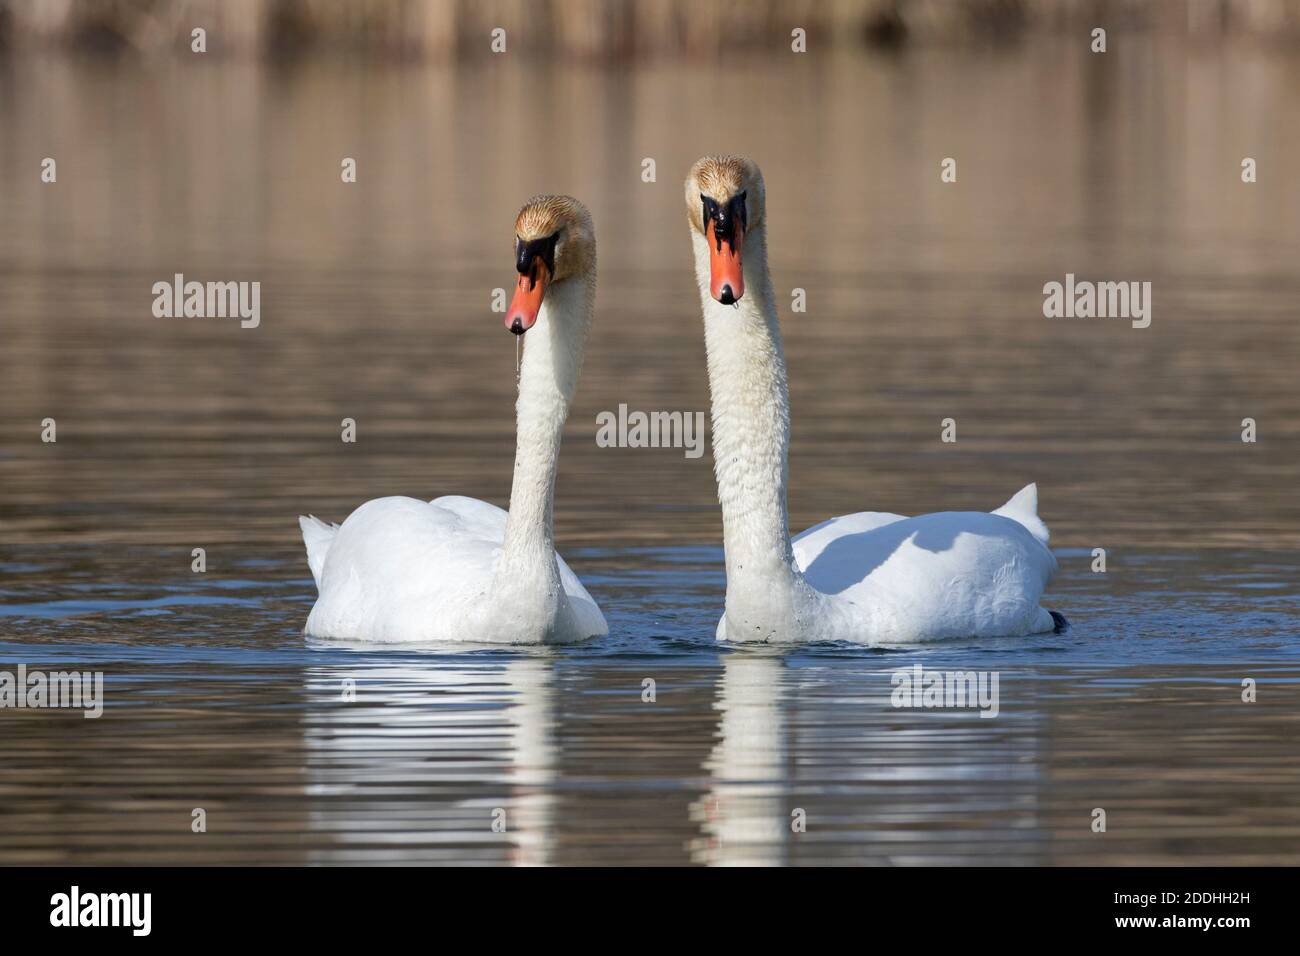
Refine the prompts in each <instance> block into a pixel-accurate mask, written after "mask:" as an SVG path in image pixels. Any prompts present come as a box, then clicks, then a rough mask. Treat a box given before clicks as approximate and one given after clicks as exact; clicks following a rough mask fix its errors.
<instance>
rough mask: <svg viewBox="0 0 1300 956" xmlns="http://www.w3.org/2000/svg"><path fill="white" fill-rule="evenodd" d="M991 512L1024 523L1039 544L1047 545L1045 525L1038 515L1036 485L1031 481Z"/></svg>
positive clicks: (1047, 535) (1047, 534)
mask: <svg viewBox="0 0 1300 956" xmlns="http://www.w3.org/2000/svg"><path fill="white" fill-rule="evenodd" d="M993 514H995V515H1001V516H1002V517H1004V518H1010V519H1011V520H1012V521H1017V522H1019V523H1020V524H1022V525H1024V527H1025V530H1026V531H1028V532H1029V533H1030V534H1032V535H1033V536H1034V537H1035V538H1037V539H1038V543H1039V544H1041V545H1042V546H1043V547H1047V539H1048V537H1049V533H1048V530H1047V525H1045V524H1043V519H1042V518H1040V517H1038V485H1036V484H1034V483H1032V482H1031V483H1030V484H1027V485H1025V487H1023V488H1021V489H1020V490H1019V491H1017V492H1016V493H1015V494H1014V495H1012V497H1011V500H1010V501H1008V502H1007V503H1006V504H1004V505H1003V506H1002V507H1001V508H999V509H998V510H997V511H995V512H993Z"/></svg>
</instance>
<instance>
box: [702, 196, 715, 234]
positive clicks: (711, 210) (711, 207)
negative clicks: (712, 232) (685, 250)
mask: <svg viewBox="0 0 1300 956" xmlns="http://www.w3.org/2000/svg"><path fill="white" fill-rule="evenodd" d="M700 202H702V203H703V204H704V224H705V225H706V226H707V225H708V223H709V220H710V219H717V218H718V201H717V200H716V199H710V198H709V197H708V196H706V195H704V193H700Z"/></svg>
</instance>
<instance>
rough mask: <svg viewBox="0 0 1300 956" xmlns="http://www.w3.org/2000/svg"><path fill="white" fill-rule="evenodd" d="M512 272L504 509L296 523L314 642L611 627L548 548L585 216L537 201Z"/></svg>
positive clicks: (586, 264) (580, 332)
mask: <svg viewBox="0 0 1300 956" xmlns="http://www.w3.org/2000/svg"><path fill="white" fill-rule="evenodd" d="M515 233H516V244H515V265H516V268H517V270H518V272H519V281H518V286H517V288H516V290H515V296H514V301H513V302H512V303H511V305H510V309H509V311H507V312H506V328H508V329H510V330H511V331H512V332H514V333H516V334H517V335H523V334H524V333H525V332H528V331H529V330H530V329H531V330H532V334H531V335H529V337H528V347H527V348H526V349H525V350H524V358H523V366H522V368H521V370H520V375H519V398H518V402H517V404H516V416H517V432H518V436H517V440H516V447H515V472H514V483H513V485H512V486H511V489H510V512H509V514H507V513H506V512H504V511H502V510H501V509H500V508H498V507H496V506H495V505H490V504H488V503H487V502H484V501H478V500H476V499H474V498H462V497H458V496H448V497H443V498H437V499H435V500H434V501H430V502H424V501H418V500H416V499H415V498H400V497H396V498H377V499H375V500H374V501H368V502H366V503H365V504H363V505H362V506H361V507H359V508H357V510H356V511H354V512H352V514H351V515H349V516H348V519H347V520H346V521H344V522H343V524H342V525H341V526H340V525H333V526H332V525H328V524H325V523H324V522H322V521H319V520H317V519H316V518H314V517H313V518H306V517H304V518H299V519H298V522H299V524H300V525H301V526H302V536H303V541H304V542H305V543H306V545H307V562H308V564H310V565H311V573H312V576H313V577H314V578H315V579H316V587H317V589H318V591H319V592H320V596H319V597H318V598H317V600H316V606H315V607H313V608H312V611H311V615H310V616H309V617H308V618H307V628H306V630H307V633H308V634H310V635H312V636H314V637H323V638H350V639H357V640H366V641H393V642H396V641H429V642H433V641H469V642H474V643H479V642H484V643H503V644H539V643H565V642H569V641H578V640H583V639H585V638H589V637H597V636H600V635H602V634H607V633H609V628H608V627H607V626H606V624H605V617H604V615H603V614H601V612H600V608H598V607H597V606H596V602H595V601H593V600H592V599H591V595H589V594H588V593H587V591H586V589H585V588H584V587H583V586H582V584H581V583H580V582H579V581H578V579H577V577H576V576H575V575H574V574H573V572H572V571H570V570H569V568H568V566H567V565H566V564H565V563H564V561H563V560H562V559H561V558H560V557H559V555H557V554H556V553H555V545H554V530H553V499H554V495H555V468H556V460H557V458H558V456H559V452H560V438H561V433H562V431H563V428H564V421H565V419H566V418H567V417H568V413H569V402H570V401H571V399H572V398H573V393H574V389H575V388H576V386H577V384H578V373H579V371H580V370H581V367H582V353H583V348H584V346H585V345H586V341H587V330H588V329H589V328H590V326H591V315H592V303H593V300H594V298H595V293H596V236H595V232H594V230H593V228H592V223H591V216H590V214H589V213H588V212H587V210H586V208H585V207H584V206H583V205H582V204H581V203H580V202H578V201H577V200H575V199H572V198H570V197H568V196H539V197H536V198H534V199H532V200H530V201H529V202H528V204H527V205H525V206H524V208H523V209H522V210H521V211H520V213H519V217H518V219H517V220H516V222H515Z"/></svg>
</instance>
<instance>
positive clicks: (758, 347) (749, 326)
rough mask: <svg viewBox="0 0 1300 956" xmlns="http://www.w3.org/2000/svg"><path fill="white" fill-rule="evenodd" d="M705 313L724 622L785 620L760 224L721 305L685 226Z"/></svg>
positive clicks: (769, 299) (780, 433) (789, 585)
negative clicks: (740, 285) (731, 293)
mask: <svg viewBox="0 0 1300 956" xmlns="http://www.w3.org/2000/svg"><path fill="white" fill-rule="evenodd" d="M692 238H693V241H694V245H695V269H696V278H697V280H698V281H699V285H700V300H701V302H702V304H703V310H704V335H705V344H706V346H707V349H708V364H709V392H710V395H711V396H712V404H713V457H714V471H715V474H716V476H717V480H718V500H719V503H720V504H721V505H722V525H723V539H724V544H725V546H726V562H727V623H728V627H729V628H732V629H735V628H740V627H744V628H746V629H748V630H751V631H752V630H754V629H758V630H763V631H784V630H786V629H788V628H790V627H792V626H793V617H794V614H795V604H796V597H797V591H798V590H799V589H800V587H801V585H802V580H803V579H802V575H800V573H799V571H798V570H797V568H796V567H795V563H794V551H793V548H792V546H791V543H790V530H789V520H788V513H787V506H786V480H787V476H788V464H787V457H788V451H789V444H790V401H789V394H788V392H787V388H786V373H785V355H784V352H783V349H782V346H781V330H780V327H779V325H778V323H777V317H776V301H775V296H774V293H773V291H772V279H771V276H770V275H769V273H768V268H767V235H766V229H765V226H764V224H763V223H759V224H758V225H757V226H756V227H755V228H754V229H753V230H751V231H749V232H747V233H746V234H745V245H744V250H743V253H742V261H743V265H744V270H745V290H746V291H745V295H744V296H743V297H742V298H741V299H740V301H739V302H738V303H737V304H736V305H734V306H732V305H723V304H721V303H720V302H718V301H717V300H715V299H714V298H713V296H712V295H710V294H709V250H708V246H707V242H706V240H705V238H704V237H703V236H702V235H700V234H699V233H698V232H695V231H694V230H692Z"/></svg>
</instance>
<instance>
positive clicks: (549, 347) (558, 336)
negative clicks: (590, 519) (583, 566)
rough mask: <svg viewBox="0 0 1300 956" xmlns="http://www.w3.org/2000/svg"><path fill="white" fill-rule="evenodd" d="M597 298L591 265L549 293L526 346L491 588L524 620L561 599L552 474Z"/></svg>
mask: <svg viewBox="0 0 1300 956" xmlns="http://www.w3.org/2000/svg"><path fill="white" fill-rule="evenodd" d="M595 290H596V274H595V268H594V264H593V266H592V268H590V269H589V270H588V272H587V273H586V274H585V275H579V276H574V277H571V278H568V279H565V280H564V281H562V282H557V283H555V284H554V285H552V286H551V288H550V289H548V290H547V293H546V299H545V301H544V302H543V303H542V308H541V312H540V313H539V315H538V318H537V324H536V325H534V326H533V328H532V329H531V330H530V331H529V332H528V333H527V335H526V338H527V341H526V342H525V343H524V358H523V364H522V367H521V368H520V373H519V398H518V400H517V402H516V405H515V415H516V430H517V438H516V444H515V471H514V480H513V483H512V484H511V487H510V514H509V517H508V518H507V519H506V532H505V540H504V542H503V544H502V549H501V558H500V560H499V561H498V563H497V569H496V574H495V577H494V580H493V590H494V592H496V596H497V597H498V598H499V599H508V600H511V601H515V602H519V605H520V606H519V610H521V611H524V612H528V611H532V610H536V609H535V608H532V607H531V605H532V604H533V603H534V601H540V602H543V603H544V604H546V605H549V607H550V609H551V612H552V613H553V612H554V609H555V608H556V607H557V606H558V604H559V603H560V598H561V597H562V596H563V590H562V589H561V587H560V571H559V565H558V563H557V561H556V557H555V527H554V502H555V474H556V468H557V465H558V462H559V457H560V440H561V438H562V436H563V432H564V423H565V420H566V419H567V418H568V416H569V404H570V402H571V401H572V400H573V395H574V392H575V390H576V389H577V385H578V374H579V372H580V371H581V370H582V356H583V351H584V350H585V348H586V343H587V332H588V330H589V329H590V327H591V317H592V307H593V304H594V300H595Z"/></svg>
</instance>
